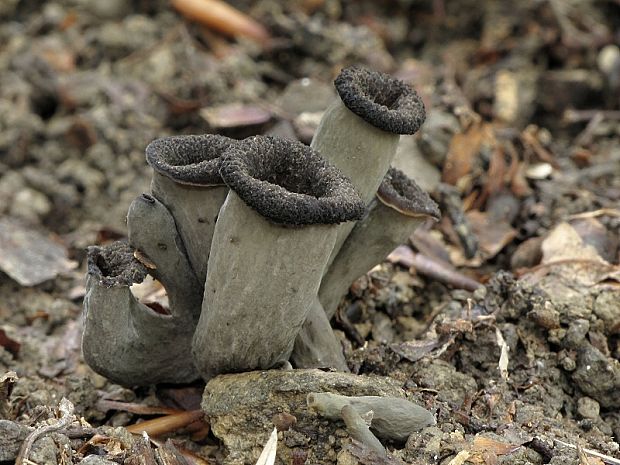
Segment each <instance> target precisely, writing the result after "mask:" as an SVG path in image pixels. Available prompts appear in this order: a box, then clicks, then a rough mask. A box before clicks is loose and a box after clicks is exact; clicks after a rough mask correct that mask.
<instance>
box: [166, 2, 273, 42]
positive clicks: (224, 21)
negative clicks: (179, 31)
mask: <svg viewBox="0 0 620 465" xmlns="http://www.w3.org/2000/svg"><path fill="white" fill-rule="evenodd" d="M171 3H172V6H173V7H174V8H176V9H177V10H178V11H179V12H180V13H181V14H182V15H183V16H185V17H186V18H188V19H190V20H192V21H197V22H199V23H201V24H204V25H205V26H207V27H210V28H212V29H214V30H216V31H218V32H220V33H222V34H225V35H227V36H230V37H239V36H243V37H249V38H251V39H255V40H257V41H258V42H261V43H264V42H266V41H267V40H268V39H269V34H268V33H267V30H266V29H265V28H264V27H263V26H262V25H261V24H260V23H258V22H257V21H255V20H254V19H252V18H251V17H249V16H248V15H246V14H245V13H242V12H241V11H239V10H237V9H236V8H233V7H232V6H230V5H229V4H227V3H226V2H223V1H220V0H171Z"/></svg>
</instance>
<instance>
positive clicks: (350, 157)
mask: <svg viewBox="0 0 620 465" xmlns="http://www.w3.org/2000/svg"><path fill="white" fill-rule="evenodd" d="M334 85H335V86H336V90H337V91H338V94H339V96H340V99H338V100H336V102H334V104H332V106H331V107H329V108H328V109H327V111H326V112H325V114H324V115H323V118H322V119H321V122H320V124H319V127H318V129H317V131H316V133H315V135H314V138H313V139H312V144H311V147H312V148H313V149H315V150H317V151H318V152H320V153H321V154H322V155H323V156H324V157H325V159H326V160H327V161H329V162H330V163H333V164H334V165H335V166H336V167H338V168H339V169H340V170H341V171H342V172H343V173H344V175H345V176H347V177H348V178H349V179H351V182H352V183H353V185H354V186H355V188H356V189H357V191H358V193H359V194H360V197H361V198H362V200H363V201H364V203H365V204H366V205H368V204H369V203H370V201H371V200H372V199H373V197H374V195H375V193H376V192H377V189H378V188H379V185H380V184H381V181H382V179H383V177H384V176H385V174H386V173H387V171H388V169H389V167H390V163H391V162H392V159H393V158H394V156H395V155H396V148H397V146H398V142H399V139H400V135H401V134H414V133H415V132H417V130H418V129H419V128H420V126H421V125H422V123H423V122H424V119H425V116H426V114H425V111H424V104H423V103H422V99H420V97H419V96H418V94H417V93H416V92H415V91H414V90H413V89H412V88H411V87H409V86H408V85H407V84H405V83H404V82H402V81H400V80H398V79H395V78H393V77H392V76H389V75H388V74H384V73H380V72H376V71H369V70H367V69H363V68H357V67H350V68H345V69H343V70H342V71H341V73H340V74H339V75H338V77H337V78H336V80H335V81H334ZM353 226H354V224H346V225H343V226H341V228H340V230H339V232H338V239H337V240H336V246H335V247H334V251H333V252H332V255H331V257H330V260H329V263H330V264H331V262H332V261H333V260H334V258H335V256H336V255H337V254H338V251H339V250H340V247H341V246H342V244H343V242H344V240H345V239H346V237H347V236H348V235H349V233H350V232H351V230H352V229H353Z"/></svg>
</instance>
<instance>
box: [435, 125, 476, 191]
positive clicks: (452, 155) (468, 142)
mask: <svg viewBox="0 0 620 465" xmlns="http://www.w3.org/2000/svg"><path fill="white" fill-rule="evenodd" d="M484 132H485V126H481V125H474V126H472V127H470V128H469V129H468V130H467V131H466V132H463V133H460V134H455V135H454V137H452V141H451V142H450V147H449V148H448V155H447V156H446V162H445V164H444V169H443V175H442V181H443V182H445V183H448V184H452V185H456V184H457V182H458V181H459V179H461V178H462V177H464V176H465V175H467V174H469V173H470V171H471V169H472V167H473V164H474V159H475V157H476V156H477V155H478V153H479V152H480V147H481V145H482V142H483V140H484V137H485V134H484Z"/></svg>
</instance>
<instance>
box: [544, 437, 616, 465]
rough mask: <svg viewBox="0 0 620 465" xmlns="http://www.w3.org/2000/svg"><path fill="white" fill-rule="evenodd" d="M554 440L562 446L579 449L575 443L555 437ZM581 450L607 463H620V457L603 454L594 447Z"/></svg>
mask: <svg viewBox="0 0 620 465" xmlns="http://www.w3.org/2000/svg"><path fill="white" fill-rule="evenodd" d="M554 441H555V442H557V443H558V444H560V445H562V446H566V447H570V448H571V449H575V450H578V447H577V446H575V445H573V444H569V443H567V442H564V441H560V440H559V439H554ZM581 450H582V451H583V452H584V453H586V454H588V455H591V456H592V457H598V458H599V459H601V460H602V461H603V462H605V463H609V464H611V465H620V459H616V458H614V457H611V456H609V455H605V454H601V453H600V452H597V451H595V450H592V449H586V448H585V447H583V448H581Z"/></svg>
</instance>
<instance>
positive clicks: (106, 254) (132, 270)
mask: <svg viewBox="0 0 620 465" xmlns="http://www.w3.org/2000/svg"><path fill="white" fill-rule="evenodd" d="M147 274H148V270H147V268H146V267H145V266H144V265H143V264H142V263H140V262H139V261H138V260H136V259H135V257H134V249H133V248H132V247H131V246H130V245H129V244H128V243H127V242H124V241H119V242H114V243H112V244H109V245H106V246H104V247H98V246H91V247H89V248H88V275H89V276H93V277H94V278H96V279H97V281H98V282H99V283H101V284H102V285H104V286H106V287H113V286H131V285H132V284H135V283H141V282H142V281H144V278H146V275H147Z"/></svg>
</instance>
